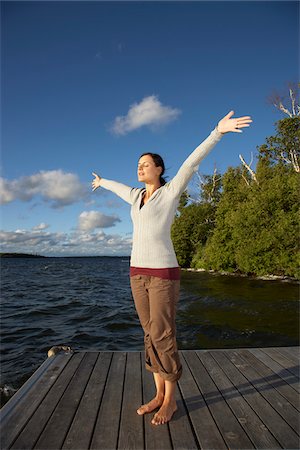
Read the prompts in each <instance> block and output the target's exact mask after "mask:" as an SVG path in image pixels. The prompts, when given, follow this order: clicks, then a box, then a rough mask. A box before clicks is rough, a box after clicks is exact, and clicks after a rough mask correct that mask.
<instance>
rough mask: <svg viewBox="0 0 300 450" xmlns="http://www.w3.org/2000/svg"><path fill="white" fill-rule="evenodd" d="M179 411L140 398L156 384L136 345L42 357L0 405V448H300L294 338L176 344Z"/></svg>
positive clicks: (296, 360)
mask: <svg viewBox="0 0 300 450" xmlns="http://www.w3.org/2000/svg"><path fill="white" fill-rule="evenodd" d="M180 356H181V361H182V365H183V375H182V377H181V379H180V380H179V382H178V387H177V394H176V395H177V402H178V411H176V413H175V414H174V416H173V419H172V420H171V422H169V423H168V424H166V425H161V426H155V425H151V418H152V415H153V414H147V415H146V416H144V417H143V416H139V415H138V414H137V413H136V409H137V407H139V406H140V405H141V404H142V403H145V402H147V401H149V400H150V399H151V398H152V396H153V395H154V392H155V389H154V384H153V377H152V374H151V373H149V372H147V371H146V370H145V368H144V361H143V358H144V357H143V353H141V352H75V353H73V354H71V355H65V354H58V355H56V356H53V357H50V358H48V359H47V360H46V361H45V362H44V363H43V364H42V365H41V366H40V368H39V369H38V370H37V371H36V372H35V373H34V374H33V376H32V377H31V378H30V379H29V380H28V381H27V382H26V383H25V384H24V385H23V386H22V388H21V389H20V390H19V391H18V392H17V393H16V394H15V395H14V396H13V397H12V398H11V400H10V401H9V402H8V403H7V404H6V405H5V406H4V407H3V408H2V410H1V449H2V450H4V449H26V450H29V449H39V450H46V449H54V450H58V449H72V450H86V449H98V450H101V449H105V450H107V449H122V450H123V449H130V450H133V449H137V450H139V449H153V450H160V449H161V450H168V449H184V450H191V449H239V450H243V449H250V448H256V449H269V450H270V449H277V448H286V449H298V448H299V447H300V445H299V444H300V442H299V410H300V405H299V365H298V364H299V347H276V348H259V349H258V348H257V349H256V348H255V349H254V348H247V349H230V350H229V349H226V350H199V351H193V350H186V351H180Z"/></svg>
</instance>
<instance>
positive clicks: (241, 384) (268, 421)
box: [214, 351, 299, 449]
mask: <svg viewBox="0 0 300 450" xmlns="http://www.w3.org/2000/svg"><path fill="white" fill-rule="evenodd" d="M229 352H230V351H228V352H222V351H220V352H214V357H215V358H216V359H217V361H218V362H219V364H221V365H222V367H223V369H224V372H225V373H226V375H227V376H228V378H229V379H230V380H231V382H233V383H234V385H235V386H236V388H237V389H238V390H239V391H240V393H241V394H242V396H243V397H244V398H245V400H247V402H248V403H249V405H250V406H251V408H252V409H253V410H254V411H255V413H256V414H257V415H258V416H259V417H260V419H261V420H262V421H263V423H264V425H265V426H266V427H267V428H268V429H269V430H270V432H271V433H272V434H273V436H274V437H275V438H276V440H277V441H278V442H279V443H280V445H281V446H282V448H290V449H293V448H297V447H298V444H299V440H298V437H297V435H296V433H295V432H294V430H293V429H292V428H291V427H290V426H289V425H288V424H287V423H286V421H285V420H283V419H282V417H281V416H280V415H279V414H278V413H277V411H275V410H274V408H273V407H272V406H271V405H270V404H269V402H268V401H267V400H266V399H265V398H264V397H263V396H262V395H261V391H258V390H257V389H256V388H255V386H253V384H252V383H251V382H250V381H249V380H248V379H247V378H246V377H245V376H244V374H243V373H242V372H241V368H242V366H243V365H245V364H241V363H239V361H237V358H236V356H233V357H230V356H229Z"/></svg>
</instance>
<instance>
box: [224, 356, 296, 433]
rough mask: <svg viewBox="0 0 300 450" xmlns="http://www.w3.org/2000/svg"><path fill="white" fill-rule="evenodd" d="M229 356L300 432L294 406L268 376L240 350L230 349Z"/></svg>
mask: <svg viewBox="0 0 300 450" xmlns="http://www.w3.org/2000/svg"><path fill="white" fill-rule="evenodd" d="M227 354H228V356H229V358H230V359H231V361H233V363H234V364H235V365H236V366H237V367H238V368H239V370H240V371H241V373H242V374H243V375H244V376H245V377H246V378H247V379H248V381H249V382H250V383H251V384H252V385H253V386H254V387H255V389H256V390H257V391H258V392H259V393H260V394H261V396H262V397H264V398H265V399H266V400H267V401H268V402H269V404H270V405H271V406H272V407H273V408H274V410H275V411H276V412H277V413H278V414H280V415H281V416H282V417H283V419H284V420H285V421H286V422H287V423H288V424H289V426H290V427H291V428H293V429H294V431H296V433H297V434H299V423H298V418H297V416H296V415H295V409H294V407H293V406H292V405H291V404H290V403H289V402H288V401H287V400H286V399H285V398H284V397H283V396H282V395H281V394H280V393H279V392H278V391H277V390H276V389H273V388H272V384H270V383H269V380H268V379H267V378H266V377H263V376H260V374H259V373H258V372H257V371H256V370H255V368H254V367H253V364H251V365H250V364H249V363H248V362H247V360H246V359H244V358H243V357H242V355H241V353H240V352H236V351H229V352H228V353H227Z"/></svg>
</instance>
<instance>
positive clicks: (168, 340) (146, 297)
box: [130, 275, 182, 381]
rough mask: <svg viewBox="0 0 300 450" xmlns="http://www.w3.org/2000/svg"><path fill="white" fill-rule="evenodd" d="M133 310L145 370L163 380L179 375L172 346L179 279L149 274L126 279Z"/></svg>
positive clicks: (177, 359)
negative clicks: (138, 324) (138, 325)
mask: <svg viewBox="0 0 300 450" xmlns="http://www.w3.org/2000/svg"><path fill="white" fill-rule="evenodd" d="M130 285H131V290H132V295H133V299H134V303H135V307H136V310H137V313H138V316H139V319H140V322H141V325H142V327H143V330H144V343H145V362H146V369H148V370H150V371H151V372H156V373H159V374H160V376H161V377H162V378H163V379H164V380H167V381H177V380H179V378H180V376H181V374H182V366H181V363H180V360H179V355H178V350H177V343H176V324H175V316H176V309H177V303H178V299H179V289H180V280H166V279H163V278H159V277H154V276H150V275H134V276H132V277H130Z"/></svg>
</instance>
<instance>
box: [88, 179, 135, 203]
mask: <svg viewBox="0 0 300 450" xmlns="http://www.w3.org/2000/svg"><path fill="white" fill-rule="evenodd" d="M92 174H93V175H94V177H95V178H94V180H93V181H92V186H93V191H95V190H96V189H98V187H100V186H101V187H104V188H105V189H108V190H109V191H112V192H114V193H115V194H117V195H118V196H119V197H121V198H122V199H123V200H125V202H127V203H129V204H130V205H132V204H133V202H134V200H135V197H136V196H138V194H139V191H140V189H138V188H132V187H130V186H127V185H126V184H122V183H119V182H117V181H113V180H106V179H105V178H101V177H100V176H99V175H98V174H97V173H95V172H92Z"/></svg>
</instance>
